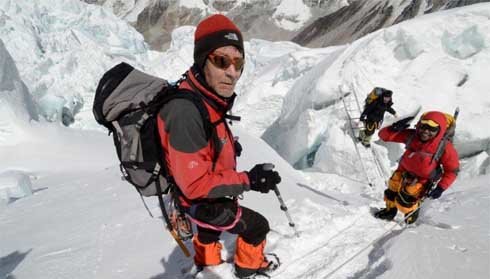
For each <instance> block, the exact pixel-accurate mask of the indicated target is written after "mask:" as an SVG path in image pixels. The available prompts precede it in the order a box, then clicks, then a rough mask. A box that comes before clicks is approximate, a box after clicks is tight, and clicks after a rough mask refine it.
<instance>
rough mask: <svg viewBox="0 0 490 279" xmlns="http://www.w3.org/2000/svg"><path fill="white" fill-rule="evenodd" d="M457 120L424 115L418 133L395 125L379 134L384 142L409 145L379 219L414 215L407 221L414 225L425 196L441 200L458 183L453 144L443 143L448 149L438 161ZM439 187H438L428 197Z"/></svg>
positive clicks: (377, 215) (394, 174)
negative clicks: (446, 138)
mask: <svg viewBox="0 0 490 279" xmlns="http://www.w3.org/2000/svg"><path fill="white" fill-rule="evenodd" d="M453 120H454V119H451V117H450V116H449V117H448V115H447V114H444V113H442V112H438V111H430V112H427V113H424V114H423V115H422V117H421V118H420V120H419V122H418V123H417V125H416V128H415V129H407V128H408V125H409V124H404V125H402V126H401V127H400V125H397V123H395V124H393V125H392V126H388V127H385V128H383V129H381V130H380V131H379V137H380V139H382V140H384V141H389V142H400V143H405V145H406V147H405V148H406V149H405V152H404V153H403V155H402V157H401V158H400V161H399V164H398V168H397V169H396V171H395V172H394V173H393V175H392V176H391V178H390V180H389V181H388V189H386V190H385V192H384V200H385V203H386V208H383V209H381V210H380V211H378V212H376V213H375V217H377V218H380V219H384V220H393V218H395V216H396V214H397V212H398V210H400V211H401V212H402V213H404V214H405V216H408V215H409V214H410V213H412V212H413V213H412V214H411V215H410V216H409V217H408V218H407V219H406V220H405V222H406V223H408V224H411V223H413V222H415V221H416V220H417V217H418V208H419V205H420V199H421V198H422V197H423V196H424V195H428V196H429V198H432V199H437V198H439V197H440V196H441V195H442V193H443V192H444V191H445V190H447V189H448V188H449V187H450V186H451V184H452V183H453V182H454V181H455V180H456V176H457V173H458V170H459V157H458V153H457V152H456V150H455V148H454V146H453V144H452V143H451V142H450V141H445V143H442V144H445V146H444V148H443V150H442V152H441V153H440V158H439V159H438V160H437V158H435V157H434V155H435V153H436V150H437V149H438V146H439V144H440V143H441V142H442V141H443V137H444V134H445V133H446V130H447V129H448V127H450V126H451V125H452V124H453V123H452V122H453ZM435 183H437V186H436V187H435V188H434V189H433V190H432V191H430V192H429V193H427V192H428V191H429V189H430V188H431V186H432V185H434V184H435ZM414 211H415V212H414Z"/></svg>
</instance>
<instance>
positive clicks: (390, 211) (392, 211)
mask: <svg viewBox="0 0 490 279" xmlns="http://www.w3.org/2000/svg"><path fill="white" fill-rule="evenodd" d="M397 212H398V210H397V209H396V207H393V208H383V209H381V210H379V211H378V212H376V213H374V217H376V218H378V219H382V220H387V221H391V220H393V219H394V218H395V216H396V213H397Z"/></svg>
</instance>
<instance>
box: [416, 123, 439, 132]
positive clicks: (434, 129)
mask: <svg viewBox="0 0 490 279" xmlns="http://www.w3.org/2000/svg"><path fill="white" fill-rule="evenodd" d="M420 130H427V131H429V132H432V133H436V132H438V131H439V127H433V126H430V125H429V124H422V125H420Z"/></svg>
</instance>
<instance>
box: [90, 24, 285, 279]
mask: <svg viewBox="0 0 490 279" xmlns="http://www.w3.org/2000/svg"><path fill="white" fill-rule="evenodd" d="M194 43H195V46H194V65H192V67H191V68H190V69H189V70H188V71H187V72H186V73H185V74H184V75H183V78H182V79H181V80H179V81H178V82H177V84H176V85H169V84H168V83H167V81H165V80H163V79H159V78H156V77H153V76H150V75H146V74H144V73H142V72H140V71H138V70H136V69H134V68H133V67H131V66H129V65H128V64H125V63H121V64H119V65H117V66H115V67H114V68H112V69H111V70H109V71H108V72H107V73H106V74H105V75H104V77H103V78H102V79H101V81H100V82H99V85H98V88H97V92H96V96H95V100H94V109H93V111H94V115H95V118H96V120H97V121H98V122H99V123H100V124H102V125H104V126H105V127H107V128H108V129H109V130H110V131H111V132H113V134H114V142H115V145H116V150H117V153H118V157H119V159H120V161H121V171H122V172H123V175H124V178H125V179H126V180H127V181H129V182H130V183H132V184H133V185H134V186H135V187H136V189H137V190H138V192H139V193H140V194H141V195H143V196H153V195H154V196H157V197H158V198H159V202H160V207H161V210H162V215H163V217H164V218H165V220H166V222H167V228H168V229H169V231H170V232H171V233H172V235H173V236H174V238H175V239H176V241H177V242H178V243H179V245H180V247H181V248H182V250H183V251H184V253H187V254H188V251H187V250H186V248H185V245H183V244H182V240H185V239H186V238H190V237H192V236H193V235H192V229H191V228H192V226H191V225H190V224H188V222H186V221H187V220H188V219H187V217H188V218H189V219H190V220H191V221H192V222H193V223H195V224H196V225H197V230H198V232H197V234H196V235H194V237H193V238H192V241H193V244H194V250H195V255H194V263H195V266H196V267H197V270H200V269H202V268H203V267H205V266H213V265H218V264H221V263H222V262H223V260H222V259H221V249H222V244H221V243H220V242H219V237H220V234H221V232H222V231H227V232H229V233H232V234H238V238H237V240H236V249H235V257H234V264H235V275H236V276H237V277H239V278H252V277H253V276H255V275H257V274H264V273H267V272H270V271H272V270H274V269H275V268H277V266H278V264H279V259H278V258H277V256H275V255H272V256H273V257H272V258H269V259H267V258H266V257H265V255H264V247H265V243H266V235H267V233H268V232H269V224H268V221H267V219H265V217H264V216H262V215H261V214H259V213H257V212H255V211H253V210H251V209H248V208H246V207H243V206H240V205H239V204H238V197H239V196H241V195H242V194H243V193H244V192H245V191H249V190H253V191H258V192H261V193H268V192H269V191H270V190H277V189H276V187H277V184H278V183H280V181H281V178H280V176H279V174H278V173H277V172H276V171H274V170H273V169H272V168H271V166H272V164H258V165H255V166H254V167H253V168H252V169H251V170H250V171H248V172H239V171H237V170H236V157H237V156H239V155H240V152H241V146H240V144H239V143H238V141H237V140H235V138H234V137H233V135H232V132H231V130H230V128H229V127H228V124H227V121H226V120H230V121H233V120H239V117H237V116H232V115H229V114H228V112H229V111H230V109H231V107H232V106H233V101H234V99H235V97H236V95H235V93H234V88H235V86H236V83H237V81H238V79H239V78H240V76H241V74H242V72H243V66H244V55H245V52H244V47H243V39H242V34H241V32H240V30H239V29H238V28H237V27H236V26H235V24H234V23H233V22H232V21H231V20H229V19H228V18H227V17H225V16H223V15H213V16H211V17H209V18H207V19H205V20H203V21H202V22H201V23H199V25H198V26H197V29H196V31H195V34H194ZM168 193H170V194H171V196H172V200H173V202H174V205H175V207H176V208H177V210H176V211H177V213H175V214H167V211H166V209H165V205H164V201H163V199H162V194H168ZM169 215H170V216H169Z"/></svg>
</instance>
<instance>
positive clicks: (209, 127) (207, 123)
mask: <svg viewBox="0 0 490 279" xmlns="http://www.w3.org/2000/svg"><path fill="white" fill-rule="evenodd" d="M170 90H172V91H171V92H168V93H167V94H166V96H165V97H164V98H162V99H164V100H165V101H164V102H163V103H166V102H169V101H170V100H173V99H186V100H189V101H191V102H192V103H193V104H194V105H195V106H196V108H197V110H198V111H199V114H200V115H201V118H202V120H203V126H204V131H205V133H206V139H207V140H208V141H210V142H211V145H212V146H214V148H213V150H214V153H213V157H212V162H213V170H214V168H215V166H216V161H217V160H218V155H219V150H218V148H217V146H219V145H218V144H219V138H218V134H217V132H216V126H217V125H218V124H219V123H221V122H222V121H223V120H222V119H220V120H218V121H216V122H214V123H213V122H211V117H210V115H209V111H208V109H207V108H206V105H205V104H204V100H203V97H201V96H199V95H198V94H196V93H194V92H193V91H191V90H187V89H177V88H171V89H170Z"/></svg>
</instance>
